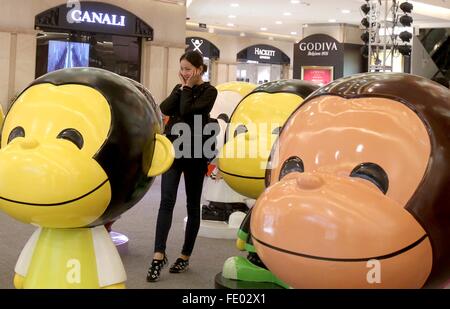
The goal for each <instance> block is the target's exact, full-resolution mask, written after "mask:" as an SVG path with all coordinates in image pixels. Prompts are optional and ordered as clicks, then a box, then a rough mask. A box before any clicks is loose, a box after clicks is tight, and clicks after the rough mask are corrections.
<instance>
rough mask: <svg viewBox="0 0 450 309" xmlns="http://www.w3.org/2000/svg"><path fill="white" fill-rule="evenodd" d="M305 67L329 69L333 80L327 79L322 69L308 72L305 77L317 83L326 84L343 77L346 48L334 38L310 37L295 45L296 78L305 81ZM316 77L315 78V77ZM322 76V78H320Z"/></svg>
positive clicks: (324, 35)
mask: <svg viewBox="0 0 450 309" xmlns="http://www.w3.org/2000/svg"><path fill="white" fill-rule="evenodd" d="M303 67H322V68H323V67H329V68H331V80H328V78H326V74H329V73H326V72H325V71H323V70H322V69H320V70H318V71H317V70H311V71H307V72H306V75H305V76H308V78H312V79H315V80H320V82H319V81H318V82H317V83H322V84H326V83H328V82H330V81H332V80H334V79H336V78H339V77H342V74H343V68H344V46H343V44H341V43H339V42H338V41H337V40H336V39H334V38H333V37H331V36H329V35H326V34H313V35H310V36H308V37H306V38H304V39H303V40H301V41H300V42H299V43H297V44H295V45H294V72H293V73H294V78H297V79H300V78H301V79H303V77H304V73H305V72H303V71H302V68H303ZM314 76H315V77H314ZM319 76H322V77H319Z"/></svg>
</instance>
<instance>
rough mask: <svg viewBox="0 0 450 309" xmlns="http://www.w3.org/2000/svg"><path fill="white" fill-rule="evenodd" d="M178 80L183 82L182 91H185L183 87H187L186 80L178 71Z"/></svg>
mask: <svg viewBox="0 0 450 309" xmlns="http://www.w3.org/2000/svg"><path fill="white" fill-rule="evenodd" d="M178 78H179V79H180V82H181V89H183V87H184V86H186V80H185V79H184V77H183V75H181V72H180V71H178Z"/></svg>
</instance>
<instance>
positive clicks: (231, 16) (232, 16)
mask: <svg viewBox="0 0 450 309" xmlns="http://www.w3.org/2000/svg"><path fill="white" fill-rule="evenodd" d="M228 18H236V15H228Z"/></svg>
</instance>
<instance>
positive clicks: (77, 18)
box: [69, 10, 125, 27]
mask: <svg viewBox="0 0 450 309" xmlns="http://www.w3.org/2000/svg"><path fill="white" fill-rule="evenodd" d="M69 21H73V22H75V23H91V24H102V25H110V26H119V27H125V16H123V15H120V16H119V15H115V14H108V13H98V12H90V11H81V10H71V11H70V19H69Z"/></svg>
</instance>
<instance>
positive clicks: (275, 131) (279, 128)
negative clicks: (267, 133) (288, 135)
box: [272, 127, 281, 135]
mask: <svg viewBox="0 0 450 309" xmlns="http://www.w3.org/2000/svg"><path fill="white" fill-rule="evenodd" d="M280 131H281V127H276V128H275V129H273V131H272V134H276V135H280Z"/></svg>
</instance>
